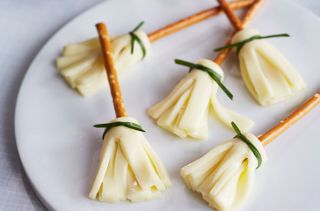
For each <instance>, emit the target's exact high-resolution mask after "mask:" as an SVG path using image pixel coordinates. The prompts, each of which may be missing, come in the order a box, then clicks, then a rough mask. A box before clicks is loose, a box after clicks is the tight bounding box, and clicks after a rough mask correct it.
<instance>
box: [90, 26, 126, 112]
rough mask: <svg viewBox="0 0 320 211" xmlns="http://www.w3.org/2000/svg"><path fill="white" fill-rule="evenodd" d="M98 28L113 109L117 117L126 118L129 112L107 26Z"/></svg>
mask: <svg viewBox="0 0 320 211" xmlns="http://www.w3.org/2000/svg"><path fill="white" fill-rule="evenodd" d="M96 28H97V31H98V34H99V40H100V44H101V49H102V57H103V61H104V66H105V68H106V71H107V76H108V81H109V86H110V92H111V95H112V99H113V107H114V110H115V112H116V116H117V117H124V116H127V112H126V108H125V105H124V103H123V99H122V95H121V88H120V84H119V81H118V75H117V71H116V69H115V67H114V63H113V59H112V53H111V42H110V37H109V32H108V29H107V26H106V25H105V24H104V23H97V24H96Z"/></svg>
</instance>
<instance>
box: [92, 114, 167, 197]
mask: <svg viewBox="0 0 320 211" xmlns="http://www.w3.org/2000/svg"><path fill="white" fill-rule="evenodd" d="M111 122H133V123H137V124H138V122H137V120H135V119H133V118H131V117H121V118H117V119H114V120H113V121H111ZM170 186H171V182H170V179H169V177H168V174H167V171H166V169H165V167H164V165H163V164H162V162H161V161H160V159H159V157H158V156H157V154H156V153H155V152H154V151H153V149H152V147H151V146H150V144H149V143H148V141H147V140H146V139H145V137H144V136H143V134H142V132H140V131H137V130H133V129H130V128H127V127H124V126H119V127H114V128H111V129H110V130H109V131H108V132H107V134H106V135H105V137H104V141H103V145H102V150H101V153H100V161H99V167H98V172H97V174H96V177H95V180H94V183H93V185H92V188H91V191H90V193H89V197H90V198H91V199H97V200H100V201H106V202H119V201H122V200H130V201H133V202H135V201H145V200H150V199H153V198H155V197H158V196H160V194H161V192H163V191H165V190H166V189H167V188H168V187H170Z"/></svg>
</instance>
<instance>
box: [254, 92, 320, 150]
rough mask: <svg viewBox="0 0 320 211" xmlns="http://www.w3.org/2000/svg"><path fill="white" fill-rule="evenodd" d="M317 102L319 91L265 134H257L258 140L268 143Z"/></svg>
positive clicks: (318, 100)
mask: <svg viewBox="0 0 320 211" xmlns="http://www.w3.org/2000/svg"><path fill="white" fill-rule="evenodd" d="M319 104H320V93H316V94H315V95H314V96H313V97H311V98H310V99H309V100H307V101H306V102H304V103H303V104H302V105H301V106H300V107H299V108H298V109H297V110H295V111H294V112H293V113H291V114H290V115H289V116H288V117H286V118H285V119H284V120H282V121H280V123H279V124H277V125H276V126H274V127H273V128H271V129H270V130H268V131H267V132H266V133H265V134H263V135H261V136H259V140H260V141H261V142H262V144H263V145H267V144H269V143H270V142H272V141H273V140H274V139H275V138H277V137H278V136H279V135H280V134H281V133H283V132H284V131H286V130H287V129H288V128H289V127H291V126H292V125H293V124H294V123H296V122H297V121H298V120H299V119H301V118H302V117H303V116H305V115H306V114H308V113H309V112H310V111H311V110H312V109H313V108H314V107H316V106H317V105H319Z"/></svg>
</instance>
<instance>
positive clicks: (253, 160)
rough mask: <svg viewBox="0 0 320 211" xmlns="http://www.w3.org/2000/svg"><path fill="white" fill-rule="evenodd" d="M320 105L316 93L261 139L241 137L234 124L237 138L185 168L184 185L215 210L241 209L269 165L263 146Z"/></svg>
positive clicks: (182, 174) (183, 172)
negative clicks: (256, 176)
mask: <svg viewBox="0 0 320 211" xmlns="http://www.w3.org/2000/svg"><path fill="white" fill-rule="evenodd" d="M319 104H320V94H319V93H317V94H315V95H314V96H313V97H312V98H310V99H309V100H308V101H306V102H305V103H304V104H303V105H302V106H301V107H300V108H298V109H297V110H296V111H294V112H293V113H292V114H291V115H289V116H288V117H287V118H285V119H284V120H282V121H281V122H280V123H279V124H278V125H276V126H275V127H273V128H271V129H270V130H269V131H267V132H266V133H265V134H263V135H261V136H258V137H256V136H254V135H253V134H251V133H248V132H246V133H242V132H241V130H239V128H238V127H237V125H236V124H235V123H232V125H233V127H234V129H235V132H236V136H235V137H234V138H233V139H232V140H230V141H227V142H225V143H223V144H220V145H218V146H216V147H214V148H213V149H211V150H210V151H209V152H208V153H207V154H205V155H203V156H202V157H201V158H199V159H197V160H196V161H193V162H192V163H190V164H188V165H186V166H185V167H183V168H182V169H181V171H180V173H181V176H182V178H183V180H184V182H185V183H186V185H187V186H188V188H190V189H191V190H193V191H196V192H198V193H200V194H201V195H202V197H203V199H204V200H205V201H206V202H207V203H208V204H209V206H211V207H213V208H215V209H216V210H219V211H227V210H236V209H238V208H239V207H241V205H243V203H244V202H245V201H246V199H247V198H248V195H249V193H250V191H251V189H252V187H253V183H254V173H255V171H256V169H258V168H259V167H260V166H261V165H263V164H264V162H265V161H266V155H265V151H264V147H263V146H265V145H267V144H268V143H270V142H271V141H273V140H274V139H275V138H276V137H278V136H279V135H280V134H281V133H283V132H284V131H285V130H287V129H288V128H289V127H290V126H291V125H293V124H294V123H295V122H297V121H298V120H299V119H301V118H302V117H303V116H304V115H306V114H307V113H308V112H310V111H311V110H312V109H313V108H314V107H316V106H317V105H319Z"/></svg>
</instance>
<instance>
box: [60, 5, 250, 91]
mask: <svg viewBox="0 0 320 211" xmlns="http://www.w3.org/2000/svg"><path fill="white" fill-rule="evenodd" d="M253 1H254V0H241V1H235V2H233V3H230V6H231V8H232V9H240V8H243V7H245V6H248V5H250V4H252V2H253ZM220 12H221V9H220V7H213V8H210V9H206V10H203V11H200V12H198V13H196V14H193V15H191V16H189V17H186V18H183V19H181V20H178V21H176V22H174V23H171V24H169V25H167V26H165V27H163V28H160V29H158V30H155V31H154V32H151V33H150V34H148V35H147V34H146V33H145V32H144V31H143V30H142V29H141V26H142V23H140V24H139V25H138V26H137V27H136V28H135V29H133V30H132V31H131V32H129V33H127V34H124V35H120V36H116V37H114V38H112V40H111V43H112V53H113V58H114V60H115V66H116V69H117V70H119V74H120V75H121V74H123V73H124V72H125V71H126V70H128V69H129V68H130V67H132V66H134V65H136V64H137V63H139V62H140V61H142V60H143V59H145V58H147V57H148V55H149V54H150V47H151V46H150V43H152V42H155V41H157V40H158V39H161V38H163V37H165V36H168V35H170V34H173V33H175V32H177V31H179V30H182V29H184V28H186V27H188V26H192V25H194V24H196V23H198V22H200V21H203V20H206V19H208V18H209V17H213V16H216V15H217V14H219V13H220ZM99 62H100V63H102V56H101V52H100V45H99V40H98V39H97V38H92V39H89V40H86V41H83V42H80V43H75V44H68V45H66V46H65V47H64V50H63V54H62V56H60V57H58V58H57V60H56V66H57V69H58V70H59V73H60V74H61V75H62V76H63V78H64V79H65V81H66V82H67V83H68V84H69V86H70V87H71V88H73V89H75V90H77V91H78V93H80V94H81V95H82V96H90V95H92V94H94V93H96V92H98V91H99V90H101V89H102V88H103V86H102V85H103V84H104V85H105V77H106V76H105V77H102V76H101V77H95V76H96V75H98V73H97V71H96V70H97V68H96V67H95V64H96V63H99ZM101 72H103V73H102V75H104V74H105V73H104V71H103V70H100V73H101ZM91 74H93V75H95V76H94V77H91V76H90V75H91ZM85 77H88V79H86V85H87V84H90V86H89V87H87V86H86V85H83V84H82V83H81V82H79V80H78V79H79V78H82V79H84V78H85ZM80 81H81V80H80Z"/></svg>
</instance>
